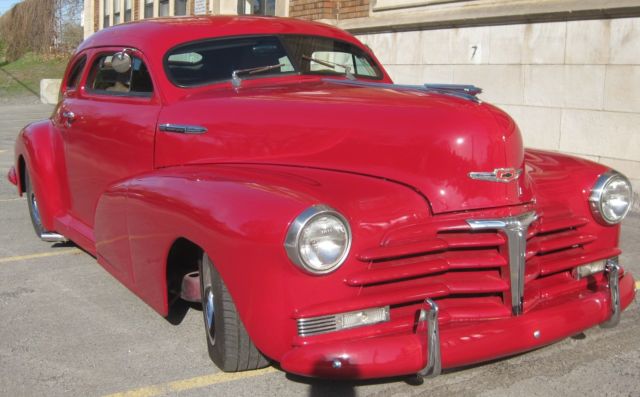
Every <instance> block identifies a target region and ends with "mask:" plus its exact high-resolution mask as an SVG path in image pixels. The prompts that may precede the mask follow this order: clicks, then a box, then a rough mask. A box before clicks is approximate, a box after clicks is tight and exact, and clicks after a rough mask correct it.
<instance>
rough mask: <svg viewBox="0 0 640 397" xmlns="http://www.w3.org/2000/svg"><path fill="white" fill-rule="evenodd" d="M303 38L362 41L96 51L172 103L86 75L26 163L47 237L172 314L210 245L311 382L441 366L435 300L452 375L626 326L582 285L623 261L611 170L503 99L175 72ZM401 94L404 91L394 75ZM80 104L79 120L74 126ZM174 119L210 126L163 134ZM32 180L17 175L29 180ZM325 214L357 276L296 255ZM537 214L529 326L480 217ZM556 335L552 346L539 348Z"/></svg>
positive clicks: (258, 21) (273, 27) (113, 42)
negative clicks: (201, 82)
mask: <svg viewBox="0 0 640 397" xmlns="http://www.w3.org/2000/svg"><path fill="white" fill-rule="evenodd" d="M286 33H295V34H311V35H322V36H326V37H333V38H338V39H341V40H345V41H348V42H351V43H354V44H356V45H358V46H361V47H362V45H361V44H360V43H359V42H358V41H357V40H356V39H355V38H353V37H352V36H350V35H348V34H346V33H344V32H342V31H340V30H337V29H335V28H332V27H328V26H325V25H321V24H316V23H308V22H301V21H295V20H292V19H273V18H240V17H215V18H186V19H169V20H161V19H159V20H150V21H142V22H137V23H132V24H125V25H121V26H117V27H113V28H108V29H104V30H102V31H100V32H98V33H96V34H94V35H92V36H91V38H89V39H88V40H86V41H85V42H83V44H82V45H81V47H80V48H79V49H78V51H77V53H76V54H75V56H74V58H73V59H72V63H73V62H74V61H75V60H76V59H78V58H79V57H80V56H84V55H87V56H88V64H89V65H91V64H92V63H93V60H94V59H95V57H97V56H99V55H100V54H101V53H102V52H104V51H107V50H109V48H107V47H109V46H110V48H111V49H112V50H115V49H119V48H122V47H131V48H135V49H136V50H137V56H140V57H141V58H143V59H144V61H145V62H146V64H147V67H148V68H149V70H150V71H151V74H152V77H153V83H154V87H155V92H154V95H153V96H152V97H151V98H130V99H127V98H116V97H111V96H109V97H107V96H101V95H96V94H92V93H90V92H88V91H87V90H86V89H84V88H82V86H83V85H84V82H85V80H86V78H87V76H86V75H87V71H86V70H85V71H84V72H83V77H82V79H81V82H80V86H81V88H80V89H77V90H66V89H63V100H62V102H61V103H60V104H59V105H58V107H57V108H56V111H55V112H54V114H53V116H52V117H51V119H50V120H47V121H42V122H38V123H34V124H31V125H29V126H27V127H26V128H25V129H24V130H23V131H22V132H21V134H20V136H19V137H18V140H17V142H16V165H15V167H16V170H17V172H24V171H25V170H24V169H20V168H19V167H20V164H21V163H20V161H21V159H22V160H24V163H25V164H26V168H27V170H28V171H29V172H30V174H31V177H32V181H33V183H34V188H35V191H36V194H37V195H38V196H39V197H40V196H42V197H46V200H40V207H41V208H40V212H41V215H42V220H43V224H44V225H45V227H46V228H47V229H48V230H52V231H57V232H59V233H62V234H64V235H65V236H67V237H69V238H70V239H72V240H73V241H74V242H76V243H77V244H79V245H80V246H81V247H83V248H84V249H86V250H88V251H89V252H90V253H92V254H94V255H96V256H97V259H98V261H99V262H100V264H102V265H103V266H104V267H105V268H106V269H107V270H108V271H109V272H110V273H111V274H113V275H114V276H115V277H116V278H118V279H119V280H120V281H122V282H123V283H124V284H125V285H126V286H127V287H129V288H130V289H131V290H132V291H133V292H134V293H136V294H137V295H139V296H140V297H141V298H142V299H144V300H145V301H146V302H147V303H148V304H149V305H150V306H151V307H153V308H154V309H155V310H157V311H158V312H159V313H161V314H163V315H166V314H167V313H168V311H169V307H168V301H167V285H166V261H167V257H168V253H169V250H170V248H171V246H172V244H173V243H174V242H175V241H176V240H178V239H180V238H184V239H188V240H190V241H192V242H193V243H195V244H197V245H199V246H200V247H201V248H202V249H203V250H204V251H205V252H207V253H208V255H209V256H210V257H211V258H212V260H213V262H214V264H215V266H216V267H217V268H218V271H219V272H220V274H221V275H222V277H223V279H224V281H225V283H226V284H227V286H228V289H229V291H230V293H231V295H232V296H233V299H234V301H235V304H236V306H237V308H238V311H239V312H240V315H241V318H242V321H243V323H244V324H245V326H246V328H247V331H248V332H249V334H250V336H251V338H252V340H253V341H254V343H255V344H256V345H257V347H258V348H259V349H260V350H261V351H262V352H263V353H264V354H266V355H267V356H269V357H270V358H272V359H274V360H278V361H282V365H283V368H285V369H286V370H288V371H291V372H295V373H300V374H304V375H311V376H331V377H353V378H370V377H382V376H391V375H398V374H408V373H412V372H415V371H417V370H419V369H421V367H422V366H423V365H424V362H425V359H426V354H427V353H426V352H425V348H424V343H423V342H424V340H423V338H422V337H421V336H416V335H414V328H415V314H416V313H417V311H418V310H419V308H420V302H421V301H422V300H424V299H425V298H426V297H431V298H433V299H436V301H437V303H438V305H439V307H440V309H441V312H440V324H441V330H442V335H443V343H442V357H443V364H444V366H445V367H452V366H460V365H465V364H469V363H474V362H478V361H482V360H489V359H492V358H497V357H501V356H505V355H509V354H515V353H518V352H521V351H524V350H528V349H532V348H535V347H538V346H541V345H544V344H547V343H551V342H553V341H556V340H558V339H561V338H563V337H567V336H570V335H572V334H575V333H577V332H579V331H581V330H583V329H585V328H588V327H591V326H594V325H596V324H598V323H601V322H603V321H605V320H606V319H607V318H608V316H609V313H610V309H609V302H608V299H609V298H608V294H607V290H606V280H605V279H604V278H603V277H602V276H601V275H600V276H595V277H592V278H590V279H589V280H580V281H576V280H574V279H572V278H571V277H570V275H569V272H570V270H571V268H573V267H575V266H578V265H580V264H584V263H588V262H590V261H594V260H600V259H605V258H608V257H612V256H616V255H618V254H619V253H620V251H619V249H618V248H617V245H618V234H619V227H618V226H613V227H606V226H602V225H599V224H598V223H596V222H594V220H593V217H592V215H591V213H590V210H589V207H588V205H587V199H588V196H589V193H590V189H591V186H592V185H593V184H594V182H595V180H596V179H597V177H598V176H599V175H601V174H602V173H603V172H605V171H606V170H607V169H606V167H604V166H602V165H598V164H594V163H591V162H589V161H586V160H582V159H576V158H572V157H568V156H563V155H559V154H553V153H546V152H542V151H533V150H528V151H525V150H524V149H523V146H522V138H521V136H520V133H519V131H518V129H517V126H516V125H515V123H514V122H513V121H512V120H511V118H509V116H507V115H506V114H504V113H503V112H502V111H500V110H498V109H496V108H494V107H492V106H490V105H488V104H477V103H474V102H470V101H465V100H462V99H457V98H453V97H449V96H444V95H437V94H431V93H425V92H419V91H397V90H393V89H383V88H369V87H349V86H344V85H336V84H331V83H329V82H327V81H323V80H322V78H321V77H319V76H318V77H315V76H286V77H278V78H257V79H252V80H247V81H244V82H243V85H242V87H241V88H239V89H237V90H236V89H233V88H232V87H231V84H230V83H229V82H223V83H217V84H212V85H209V86H206V87H199V88H191V89H184V88H179V87H176V86H174V85H173V84H171V83H170V82H169V81H168V80H167V78H166V76H165V74H164V71H163V66H162V60H163V57H164V55H165V53H166V51H167V50H169V49H170V48H172V47H173V46H175V45H178V44H180V43H183V42H187V41H193V40H198V39H204V38H210V37H218V36H233V35H245V34H286ZM158 37H162V40H158V39H157V38H158ZM97 47H100V48H97ZM363 49H364V50H365V51H367V52H369V50H368V49H366V48H364V47H363ZM383 81H384V82H391V80H390V78H389V77H388V75H386V73H385V75H384V80H383ZM65 86H66V79H65V80H64V81H63V87H65ZM65 111H73V112H74V113H75V114H76V121H74V123H72V125H71V126H65V125H64V123H63V121H64V120H63V119H62V116H61V115H62V114H63V113H64V112H65ZM162 123H175V124H190V125H201V126H205V127H206V128H207V129H208V132H207V133H206V134H202V135H188V134H175V133H166V132H160V131H158V130H157V125H158V124H162ZM504 167H513V168H522V169H524V172H523V174H522V175H521V176H520V178H519V179H518V180H517V181H514V182H511V183H507V184H501V183H491V182H484V181H475V180H471V179H469V178H468V177H467V174H468V173H469V172H472V171H493V170H494V169H495V168H504ZM12 175H13V176H12ZM18 176H19V174H16V173H14V174H11V173H10V175H9V179H10V180H12V181H14V180H15V182H16V183H18V184H19V178H18ZM18 189H21V187H20V186H19V187H18ZM319 203H322V204H327V205H329V206H331V207H333V208H335V209H337V210H338V211H340V212H341V213H342V214H344V215H345V217H346V218H347V219H348V221H349V223H350V225H351V229H352V231H353V244H352V249H351V251H350V254H349V257H348V258H347V261H346V262H345V263H344V265H343V266H341V267H340V268H339V269H338V270H337V271H335V272H334V273H331V274H329V275H326V276H321V277H312V276H309V275H307V274H305V273H303V272H301V271H300V270H299V269H298V268H297V267H295V266H294V265H293V264H292V263H291V262H290V261H289V259H288V257H287V255H286V253H285V251H284V248H283V242H284V238H285V234H286V231H287V228H288V226H289V224H290V223H291V221H292V220H293V219H294V218H295V217H296V216H297V215H298V214H300V213H301V212H302V211H303V210H304V209H306V208H307V207H309V206H311V205H314V204H319ZM534 210H535V211H536V213H537V214H538V215H539V216H540V219H539V220H538V221H536V222H535V223H534V224H532V226H531V228H530V231H529V244H528V247H529V251H528V253H527V257H528V262H527V269H526V288H525V291H526V293H525V306H524V307H525V314H524V315H522V316H519V317H513V316H512V315H511V312H510V309H509V305H508V303H507V302H509V300H510V292H509V283H508V278H507V272H506V269H507V261H506V252H505V248H504V238H503V237H502V236H500V235H498V234H495V233H494V234H493V235H491V233H485V234H474V233H471V232H470V231H469V230H468V226H467V225H466V222H465V220H466V219H471V218H473V219H481V218H495V217H506V216H513V215H518V214H521V213H524V212H527V211H534ZM380 259H384V260H380ZM621 289H622V293H623V303H624V306H625V307H626V305H628V304H629V303H630V302H631V300H632V299H633V295H634V291H633V279H632V277H631V275H630V274H625V276H624V278H623V279H621ZM380 305H391V306H392V309H391V321H390V322H389V323H384V324H379V325H376V326H369V327H363V328H358V329H353V330H347V331H341V332H336V333H330V334H325V335H318V336H312V337H306V338H303V337H298V336H297V331H296V319H298V318H304V317H309V316H316V315H323V314H332V313H337V312H343V311H349V310H357V309H361V308H367V307H376V306H380ZM267 324H268V327H265V325H267ZM536 328H539V329H541V330H542V337H541V338H540V339H536V340H533V339H532V337H531V336H530V335H531V333H532V331H533V330H535V329H536ZM266 330H268V331H266ZM498 342H502V343H498ZM336 355H339V356H340V357H343V356H344V357H348V360H347V361H348V362H346V364H348V365H345V366H343V370H342V371H341V372H336V371H335V370H333V369H331V367H330V361H327V360H331V359H333V358H334V357H335V356H336ZM328 363H329V364H328Z"/></svg>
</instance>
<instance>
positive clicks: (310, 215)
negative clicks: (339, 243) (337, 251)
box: [284, 204, 352, 276]
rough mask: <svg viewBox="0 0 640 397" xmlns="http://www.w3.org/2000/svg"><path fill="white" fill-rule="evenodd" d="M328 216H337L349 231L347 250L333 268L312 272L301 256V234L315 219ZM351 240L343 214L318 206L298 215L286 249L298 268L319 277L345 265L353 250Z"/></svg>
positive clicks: (285, 244) (291, 227) (349, 228)
mask: <svg viewBox="0 0 640 397" xmlns="http://www.w3.org/2000/svg"><path fill="white" fill-rule="evenodd" d="M327 214H328V215H332V216H335V217H336V218H338V220H340V221H341V222H342V223H343V224H344V225H345V229H346V231H347V248H346V249H345V251H344V253H343V254H342V256H341V257H340V259H339V260H338V261H337V262H336V264H335V265H333V266H332V267H330V268H328V269H325V270H322V271H318V270H312V269H310V268H309V267H307V265H306V264H305V262H304V260H303V259H302V258H301V256H300V252H299V250H298V242H299V241H300V234H301V233H302V230H303V229H304V227H305V226H306V225H307V224H309V222H311V221H312V220H313V219H315V218H317V217H318V216H321V215H327ZM351 240H352V238H351V227H350V226H349V222H348V221H347V219H346V218H345V217H344V216H342V214H340V213H339V212H338V211H336V210H334V209H333V208H331V207H329V206H328V205H324V204H317V205H313V206H311V207H309V208H307V209H306V210H304V211H303V212H302V213H301V214H300V215H298V216H297V217H296V219H294V220H293V222H292V223H291V225H290V226H289V229H288V230H287V236H286V238H285V242H284V248H285V250H286V251H287V256H289V259H290V260H291V261H292V262H293V263H294V264H295V265H296V266H298V267H299V268H300V269H301V270H302V271H304V272H305V273H307V274H311V275H314V276H318V275H324V274H328V273H331V272H333V271H335V270H336V269H338V268H339V267H340V266H341V265H342V264H343V263H344V261H345V260H346V259H347V256H349V251H350V250H351Z"/></svg>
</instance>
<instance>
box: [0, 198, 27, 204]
mask: <svg viewBox="0 0 640 397" xmlns="http://www.w3.org/2000/svg"><path fill="white" fill-rule="evenodd" d="M24 199H26V197H15V198H9V199H0V203H4V202H7V201H20V200H24Z"/></svg>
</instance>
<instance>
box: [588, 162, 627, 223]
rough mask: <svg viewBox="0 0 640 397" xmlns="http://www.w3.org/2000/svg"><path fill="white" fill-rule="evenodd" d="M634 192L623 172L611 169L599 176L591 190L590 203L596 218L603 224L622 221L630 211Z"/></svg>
mask: <svg viewBox="0 0 640 397" xmlns="http://www.w3.org/2000/svg"><path fill="white" fill-rule="evenodd" d="M632 199H633V192H632V190H631V183H630V182H629V180H628V179H627V178H626V177H625V176H624V175H622V174H620V173H618V172H616V171H609V172H607V173H605V174H603V175H601V176H600V178H598V180H597V181H596V184H595V185H594V186H593V189H592V190H591V196H590V197H589V204H590V205H591V212H593V216H594V217H595V218H596V220H597V221H598V222H600V223H602V224H606V225H613V224H616V223H620V222H621V221H622V220H623V219H624V217H625V216H626V215H627V213H628V212H629V209H630V208H631V202H632Z"/></svg>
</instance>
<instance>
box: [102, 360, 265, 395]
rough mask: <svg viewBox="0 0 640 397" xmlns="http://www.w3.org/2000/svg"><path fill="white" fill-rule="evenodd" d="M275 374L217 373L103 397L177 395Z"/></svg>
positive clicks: (249, 372)
mask: <svg viewBox="0 0 640 397" xmlns="http://www.w3.org/2000/svg"><path fill="white" fill-rule="evenodd" d="M274 372H277V370H276V369H275V368H273V367H268V368H264V369H259V370H256V371H248V372H233V373H227V372H219V373H217V374H212V375H203V376H197V377H195V378H191V379H183V380H176V381H173V382H169V383H165V384H161V385H153V386H146V387H141V388H139V389H133V390H128V391H123V392H120V393H115V394H109V395H107V396H105V397H154V396H161V395H165V394H170V393H177V392H181V391H185V390H193V389H200V388H202V387H207V386H212V385H215V384H218V383H226V382H232V381H235V380H240V379H247V378H254V377H256V376H262V375H266V374H270V373H274Z"/></svg>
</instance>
